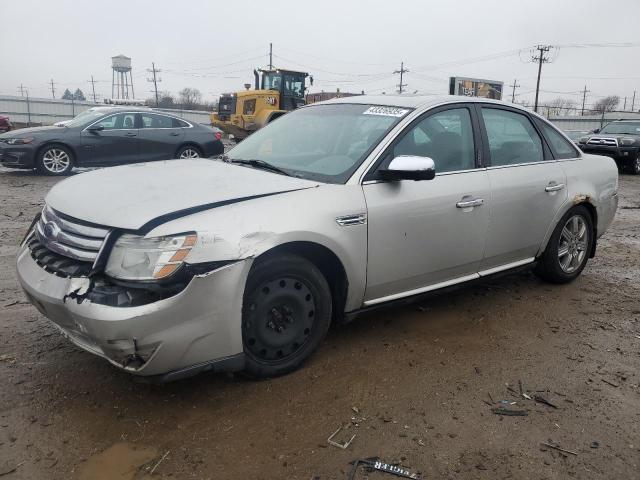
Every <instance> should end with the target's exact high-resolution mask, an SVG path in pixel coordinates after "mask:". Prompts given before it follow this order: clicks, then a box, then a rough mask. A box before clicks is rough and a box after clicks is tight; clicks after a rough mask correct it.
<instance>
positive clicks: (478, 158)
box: [362, 102, 484, 182]
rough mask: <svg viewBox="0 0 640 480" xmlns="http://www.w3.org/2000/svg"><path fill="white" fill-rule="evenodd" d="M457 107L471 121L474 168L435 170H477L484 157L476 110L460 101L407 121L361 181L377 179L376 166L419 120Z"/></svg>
mask: <svg viewBox="0 0 640 480" xmlns="http://www.w3.org/2000/svg"><path fill="white" fill-rule="evenodd" d="M458 108H466V109H467V110H468V112H469V118H470V121H471V128H472V131H473V132H472V133H473V148H474V164H475V166H474V168H470V169H467V170H456V171H454V172H442V173H440V174H438V173H437V172H436V175H448V174H451V173H459V172H469V171H473V170H477V169H479V168H482V158H483V157H484V155H483V153H482V151H483V150H481V147H482V145H483V143H484V142H482V139H481V138H480V132H479V131H478V126H479V124H478V119H477V118H476V112H475V108H474V105H473V103H470V102H461V103H448V104H446V105H441V106H439V107H434V108H432V109H430V110H427V111H426V112H424V113H423V114H422V115H420V116H419V117H417V118H415V119H413V121H411V123H409V124H408V125H406V126H405V127H404V128H403V129H402V130H401V131H400V132H398V134H397V135H396V136H395V137H394V138H393V140H392V141H391V143H389V145H387V147H386V148H385V149H384V151H383V152H382V153H381V154H380V155H379V156H378V158H377V159H376V161H375V162H374V163H373V164H372V165H371V166H370V167H369V170H368V171H367V173H366V174H365V175H364V177H363V179H362V182H369V181H376V180H379V178H377V174H376V172H377V171H378V168H380V165H381V164H382V163H383V162H384V161H385V159H386V158H387V157H388V155H389V154H391V153H393V149H394V148H395V146H396V145H397V144H398V143H399V142H400V140H402V138H404V136H405V135H406V134H407V133H409V132H410V131H411V130H413V128H415V126H416V125H418V124H419V123H420V122H422V121H423V120H424V119H425V118H427V117H430V116H432V115H436V114H438V113H442V112H445V111H447V110H455V109H458Z"/></svg>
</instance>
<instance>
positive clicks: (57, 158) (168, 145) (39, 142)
mask: <svg viewBox="0 0 640 480" xmlns="http://www.w3.org/2000/svg"><path fill="white" fill-rule="evenodd" d="M221 137H222V131H221V130H219V129H217V128H212V127H209V126H207V125H200V124H198V123H195V122H191V121H188V120H185V119H182V118H178V117H174V116H172V115H168V114H166V113H163V112H158V111H153V110H151V109H149V108H136V107H98V108H95V109H91V110H87V111H85V112H83V113H82V114H80V115H78V116H77V117H75V118H74V119H73V120H70V121H68V122H66V123H64V124H63V125H58V126H49V127H37V128H24V129H21V130H17V131H14V132H11V133H4V134H2V135H0V164H2V165H4V166H6V167H12V168H27V169H36V170H37V171H39V172H40V173H44V174H46V175H68V174H69V173H70V172H71V170H72V169H73V167H96V166H109V165H122V164H126V163H135V162H148V161H154V160H168V159H172V158H197V157H210V156H215V155H219V154H221V153H222V152H223V151H224V146H223V145H222V141H221Z"/></svg>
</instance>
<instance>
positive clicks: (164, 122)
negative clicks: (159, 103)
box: [138, 113, 184, 161]
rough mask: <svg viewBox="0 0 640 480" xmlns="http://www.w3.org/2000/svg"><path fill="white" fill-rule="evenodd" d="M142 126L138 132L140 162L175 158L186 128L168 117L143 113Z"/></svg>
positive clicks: (141, 115)
mask: <svg viewBox="0 0 640 480" xmlns="http://www.w3.org/2000/svg"><path fill="white" fill-rule="evenodd" d="M140 117H141V119H142V124H141V125H140V130H139V132H138V138H139V139H140V160H141V161H151V160H169V159H171V158H175V156H176V152H177V150H178V147H179V146H180V143H181V142H182V139H183V137H184V128H180V126H179V124H178V122H177V121H176V122H175V123H174V119H173V118H171V117H168V116H166V115H160V114H157V113H141V114H140Z"/></svg>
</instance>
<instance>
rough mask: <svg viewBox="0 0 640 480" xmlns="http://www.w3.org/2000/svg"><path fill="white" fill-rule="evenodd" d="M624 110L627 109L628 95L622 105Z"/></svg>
mask: <svg viewBox="0 0 640 480" xmlns="http://www.w3.org/2000/svg"><path fill="white" fill-rule="evenodd" d="M622 111H623V112H626V111H627V97H624V106H623V107H622Z"/></svg>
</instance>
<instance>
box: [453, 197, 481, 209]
mask: <svg viewBox="0 0 640 480" xmlns="http://www.w3.org/2000/svg"><path fill="white" fill-rule="evenodd" d="M483 203H484V199H482V198H472V199H470V200H460V201H459V202H458V203H456V207H458V208H473V207H479V206H480V205H482V204H483Z"/></svg>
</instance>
